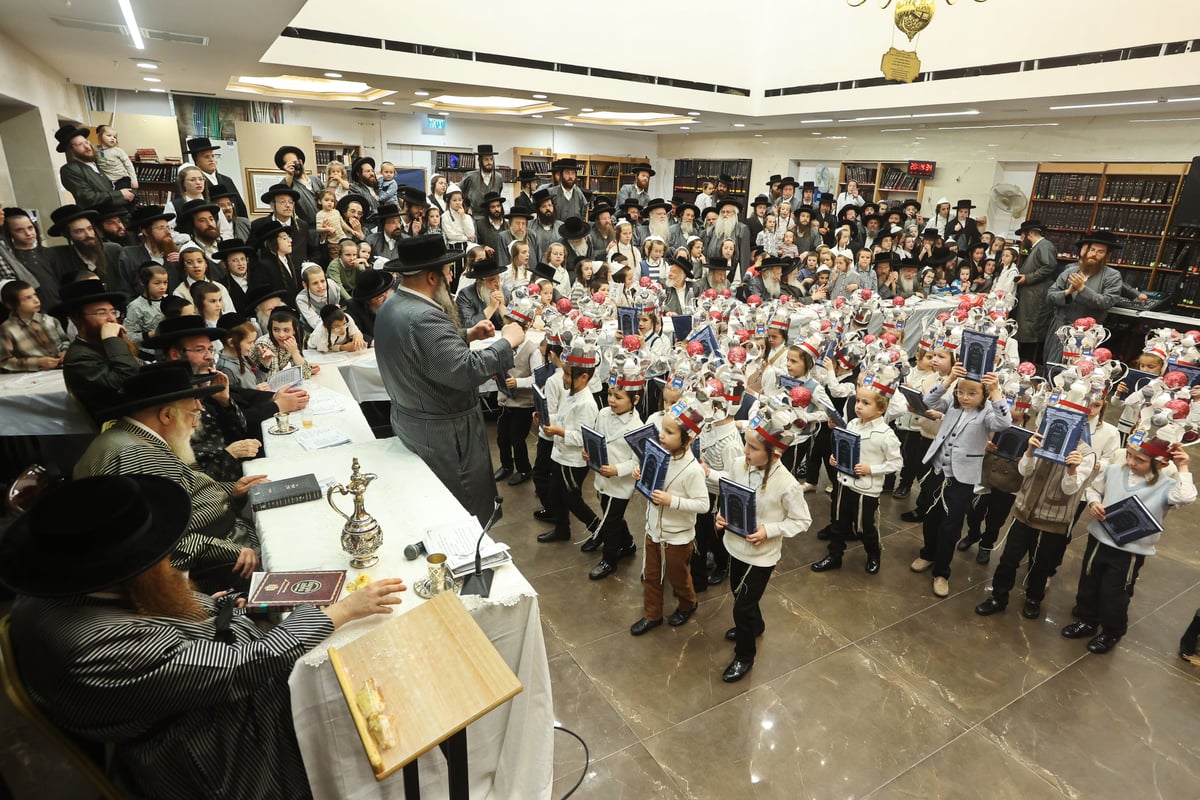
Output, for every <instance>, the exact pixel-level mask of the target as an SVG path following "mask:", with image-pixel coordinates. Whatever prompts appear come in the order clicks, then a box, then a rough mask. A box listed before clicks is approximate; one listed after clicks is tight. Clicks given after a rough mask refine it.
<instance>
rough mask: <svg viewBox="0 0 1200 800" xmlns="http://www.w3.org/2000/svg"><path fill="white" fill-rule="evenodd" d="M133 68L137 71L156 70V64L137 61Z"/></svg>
mask: <svg viewBox="0 0 1200 800" xmlns="http://www.w3.org/2000/svg"><path fill="white" fill-rule="evenodd" d="M134 66H135V67H137V68H138V69H158V64H152V63H150V62H149V61H139V62H137V63H136V64H134Z"/></svg>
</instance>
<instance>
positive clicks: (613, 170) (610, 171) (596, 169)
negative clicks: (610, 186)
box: [588, 161, 621, 178]
mask: <svg viewBox="0 0 1200 800" xmlns="http://www.w3.org/2000/svg"><path fill="white" fill-rule="evenodd" d="M620 174H621V166H620V165H619V164H609V165H608V166H606V167H601V166H600V162H596V161H593V162H591V163H590V164H588V177H589V178H615V177H617V176H618V175H620Z"/></svg>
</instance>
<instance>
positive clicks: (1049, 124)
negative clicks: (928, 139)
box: [938, 122, 1058, 131]
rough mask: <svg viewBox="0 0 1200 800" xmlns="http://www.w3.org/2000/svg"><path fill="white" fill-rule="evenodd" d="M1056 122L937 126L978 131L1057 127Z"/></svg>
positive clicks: (944, 129) (945, 128)
mask: <svg viewBox="0 0 1200 800" xmlns="http://www.w3.org/2000/svg"><path fill="white" fill-rule="evenodd" d="M1057 127H1058V123H1057V122H1011V123H1008V124H1006V125H956V126H953V127H943V128H938V130H939V131H980V130H984V129H985V128H1057Z"/></svg>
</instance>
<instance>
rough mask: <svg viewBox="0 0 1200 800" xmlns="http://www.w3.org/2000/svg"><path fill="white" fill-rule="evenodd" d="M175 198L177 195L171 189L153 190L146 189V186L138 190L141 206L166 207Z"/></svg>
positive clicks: (142, 185)
mask: <svg viewBox="0 0 1200 800" xmlns="http://www.w3.org/2000/svg"><path fill="white" fill-rule="evenodd" d="M174 196H175V193H174V192H173V191H171V190H170V189H152V188H148V187H146V186H145V185H144V184H141V185H139V187H138V190H137V199H138V204H139V205H154V206H165V205H166V204H167V203H170V202H171V198H172V197H174ZM169 210H170V209H168V211H169Z"/></svg>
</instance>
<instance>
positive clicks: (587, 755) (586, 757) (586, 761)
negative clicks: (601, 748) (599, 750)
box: [554, 725, 592, 800]
mask: <svg viewBox="0 0 1200 800" xmlns="http://www.w3.org/2000/svg"><path fill="white" fill-rule="evenodd" d="M554 730H556V731H562V732H563V733H567V734H570V735H571V736H574V737H575V738H576V739H578V740H579V743H580V744H581V745H583V772H581V773H579V780H577V781H575V785H574V786H572V787H571V790H570V791H569V792H567V793H566V794H564V795H563V796H562V800H567V798H568V797H570V796H571V795H573V794H575V790H576V789H578V788H579V787H580V786H582V785H583V779H584V778H586V777H587V771H588V767H589V766H591V763H592V754H591V752H589V751H588V746H587V742H585V741H584V740H583V737H582V736H580V735H579V734H578V733H576V732H575V731H573V730H571V729H570V728H564V727H563V726H562V725H555V726H554Z"/></svg>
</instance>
